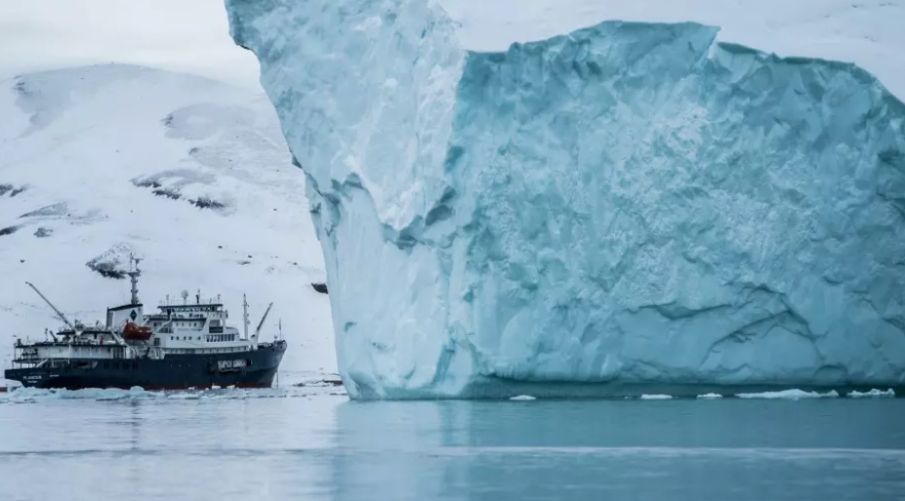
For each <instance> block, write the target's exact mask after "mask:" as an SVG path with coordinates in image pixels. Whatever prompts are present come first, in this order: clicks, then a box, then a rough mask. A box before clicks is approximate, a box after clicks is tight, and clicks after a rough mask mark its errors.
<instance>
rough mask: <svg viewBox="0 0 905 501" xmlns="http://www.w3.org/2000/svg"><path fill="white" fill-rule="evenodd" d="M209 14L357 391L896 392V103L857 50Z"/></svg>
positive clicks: (285, 3) (644, 34) (267, 4)
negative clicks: (272, 113) (842, 388)
mask: <svg viewBox="0 0 905 501" xmlns="http://www.w3.org/2000/svg"><path fill="white" fill-rule="evenodd" d="M227 9H228V11H229V14H230V26H231V32H232V35H233V38H234V40H235V41H236V42H237V43H238V44H239V45H242V46H244V47H246V48H248V49H250V50H252V51H254V52H255V53H256V55H257V56H258V58H259V60H260V62H261V81H262V84H263V85H264V88H265V90H266V91H267V93H268V95H269V96H270V98H271V100H272V101H273V103H274V105H275V108H276V110H277V112H278V115H279V117H280V120H281V123H282V127H283V132H284V134H285V136H286V138H287V140H288V144H289V146H290V149H291V150H292V152H293V154H294V157H295V161H296V163H297V165H299V166H300V167H302V168H303V169H304V170H305V172H306V175H307V178H308V183H307V190H308V195H309V197H310V199H311V202H312V213H313V217H314V221H315V226H316V228H317V231H318V235H319V238H320V241H321V244H322V248H323V251H324V256H325V262H326V266H327V274H328V280H329V285H330V298H331V306H332V312H333V320H334V328H335V334H336V346H337V356H338V362H339V366H340V372H341V374H342V376H343V378H344V380H345V382H346V384H347V386H348V389H349V392H350V395H352V396H353V397H358V398H405V397H434V396H465V397H468V396H479V395H493V396H512V395H515V394H519V393H522V392H524V391H523V390H524V388H525V387H530V388H533V389H534V390H536V391H537V392H541V393H543V392H550V393H555V394H559V395H568V394H586V393H599V394H621V393H631V392H633V391H635V390H634V389H633V388H641V390H638V391H643V389H644V388H648V389H649V388H652V387H655V386H656V387H660V388H669V389H672V390H674V391H682V390H681V388H683V387H688V388H692V390H691V391H697V390H695V389H694V388H700V387H704V386H715V385H731V386H798V387H808V386H829V385H902V384H905V298H903V292H905V257H903V256H905V130H903V128H905V125H903V122H905V106H903V104H902V103H901V102H900V101H899V100H898V99H896V98H895V97H894V96H892V95H891V94H890V93H889V92H888V91H887V90H886V89H885V88H884V87H883V86H882V85H881V84H880V83H879V82H878V81H877V80H876V79H875V78H874V77H872V76H871V75H869V74H868V73H866V72H865V71H863V70H861V69H860V68H858V67H857V66H854V65H852V64H847V63H836V62H831V61H824V60H816V59H807V58H785V59H783V58H778V57H776V56H773V55H768V54H765V53H761V52H758V51H756V50H752V49H749V48H746V47H743V46H740V45H734V44H728V43H722V42H717V41H716V40H715V38H716V34H717V31H718V30H717V28H713V27H708V26H703V25H699V24H692V23H686V24H652V23H626V22H604V23H601V24H598V25H595V26H592V27H589V28H585V29H581V30H578V31H574V32H571V33H569V34H567V35H563V36H559V37H554V38H550V39H547V40H542V41H538V42H531V43H526V44H514V45H513V46H512V47H511V48H510V49H509V50H508V51H506V52H501V53H480V52H474V51H469V50H466V49H464V48H463V47H462V44H461V43H459V41H458V40H457V38H456V36H457V35H456V28H455V25H454V23H452V22H451V21H450V20H449V18H448V17H447V16H446V15H445V13H444V11H443V10H442V9H441V8H440V7H438V6H437V5H436V4H435V3H433V2H428V1H403V0H381V1H377V0H368V1H356V2H349V1H335V0H307V1H301V2H298V1H289V0H266V1H261V0H254V1H252V0H227ZM586 383H601V384H596V385H589V384H586ZM603 383H606V384H603Z"/></svg>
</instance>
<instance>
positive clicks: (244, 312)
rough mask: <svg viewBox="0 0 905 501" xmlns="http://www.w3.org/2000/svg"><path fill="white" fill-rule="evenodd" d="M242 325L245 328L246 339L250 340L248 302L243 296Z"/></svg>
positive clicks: (243, 295)
mask: <svg viewBox="0 0 905 501" xmlns="http://www.w3.org/2000/svg"><path fill="white" fill-rule="evenodd" d="M242 325H243V326H244V327H245V339H246V340H248V300H247V299H246V298H245V294H242Z"/></svg>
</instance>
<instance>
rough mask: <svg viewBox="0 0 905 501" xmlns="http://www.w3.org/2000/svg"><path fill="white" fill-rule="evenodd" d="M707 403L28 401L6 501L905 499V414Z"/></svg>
mask: <svg viewBox="0 0 905 501" xmlns="http://www.w3.org/2000/svg"><path fill="white" fill-rule="evenodd" d="M854 396H860V397H863V398H852V397H854ZM526 397H528V396H526ZM709 397H710V398H701V399H669V398H663V397H656V398H648V399H635V400H572V401H569V400H545V399H542V398H539V399H534V400H532V399H531V398H522V399H518V400H515V401H485V402H472V401H424V402H366V403H360V402H351V401H349V400H348V398H347V397H346V396H345V392H343V391H342V389H341V388H280V389H273V390H259V391H245V390H232V389H223V390H214V391H190V392H179V393H149V392H144V391H141V390H140V389H133V390H131V391H80V392H67V391H60V392H50V391H36V390H20V391H16V392H12V393H9V394H0V500H3V501H37V500H41V501H44V500H60V501H81V500H86V501H87V500H90V501H107V500H109V501H143V500H158V499H159V500H199V501H200V500H218V501H222V500H224V499H243V500H307V499H313V500H319V499H337V500H362V499H367V500H407V499H412V500H433V499H494V500H527V499H576V500H589V499H640V500H648V499H649V500H684V499H688V500H692V499H693V500H720V501H723V500H730V499H739V500H758V501H763V500H786V499H788V500H796V501H800V500H806V499H814V500H817V499H820V500H847V499H851V500H859V501H860V500H893V499H905V400H903V399H895V398H885V397H889V394H886V393H880V392H877V393H875V394H873V395H852V396H848V395H840V396H838V397H836V396H834V395H819V394H809V393H805V392H786V393H780V394H766V395H760V398H714V397H715V396H714V395H710V396H709ZM749 397H751V396H750V395H749ZM755 397H756V396H755Z"/></svg>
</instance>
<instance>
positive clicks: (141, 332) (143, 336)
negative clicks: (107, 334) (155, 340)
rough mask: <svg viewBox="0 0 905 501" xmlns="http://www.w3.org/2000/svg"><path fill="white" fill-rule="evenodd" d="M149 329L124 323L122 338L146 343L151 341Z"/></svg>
mask: <svg viewBox="0 0 905 501" xmlns="http://www.w3.org/2000/svg"><path fill="white" fill-rule="evenodd" d="M151 334H153V333H152V332H151V328H150V327H143V326H138V325H135V324H134V323H132V322H126V325H125V326H124V327H123V338H124V339H128V340H130V341H147V340H148V339H151Z"/></svg>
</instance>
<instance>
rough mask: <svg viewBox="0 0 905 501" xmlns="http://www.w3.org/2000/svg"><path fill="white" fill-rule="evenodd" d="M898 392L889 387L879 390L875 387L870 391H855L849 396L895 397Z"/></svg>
mask: <svg viewBox="0 0 905 501" xmlns="http://www.w3.org/2000/svg"><path fill="white" fill-rule="evenodd" d="M895 396H896V392H895V391H893V389H892V388H889V389H888V390H886V391H883V390H878V389H876V388H874V389H873V390H870V391H865V392H861V391H853V392H851V393H849V394H848V397H849V398H895Z"/></svg>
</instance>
